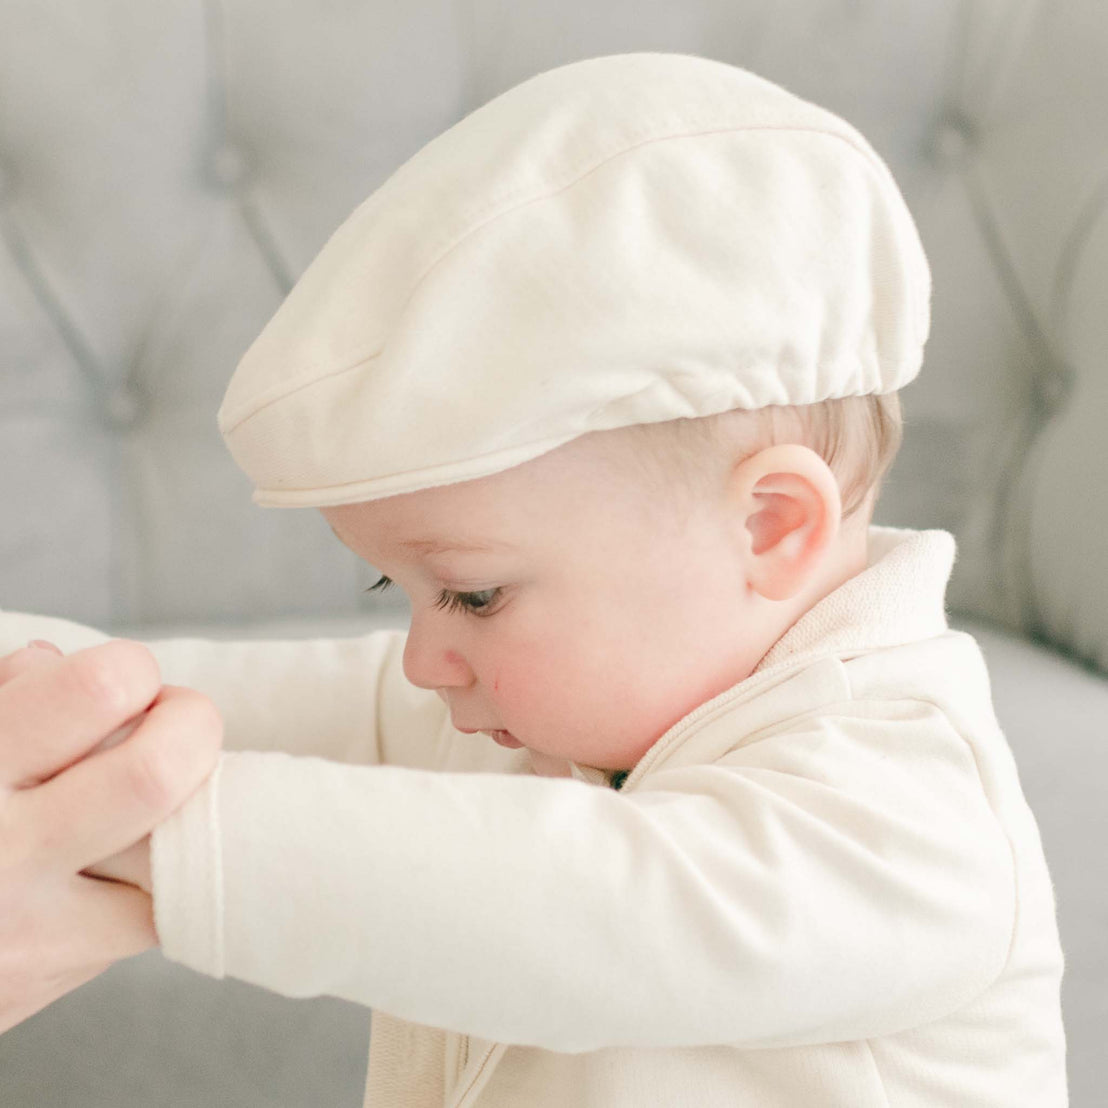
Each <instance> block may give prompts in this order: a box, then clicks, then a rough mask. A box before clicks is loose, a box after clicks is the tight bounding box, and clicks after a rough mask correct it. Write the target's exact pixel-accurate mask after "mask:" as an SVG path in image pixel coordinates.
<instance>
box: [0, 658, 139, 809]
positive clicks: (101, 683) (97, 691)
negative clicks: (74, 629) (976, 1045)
mask: <svg viewBox="0 0 1108 1108" xmlns="http://www.w3.org/2000/svg"><path fill="white" fill-rule="evenodd" d="M16 653H17V654H18V653H23V652H21V651H17V652H16ZM32 653H36V651H32ZM9 657H10V656H9ZM14 664H15V667H16V668H17V669H19V667H21V666H22V667H23V670H22V672H17V673H16V674H15V676H13V677H12V678H11V680H9V681H7V682H6V683H4V684H0V788H24V787H26V786H27V785H30V784H34V783H35V782H37V781H41V780H43V779H45V778H48V777H50V776H52V775H53V774H55V773H58V772H59V771H60V770H62V769H64V768H65V767H66V766H69V765H72V763H73V762H75V761H77V760H78V759H80V758H82V757H84V756H85V754H87V753H88V752H89V751H90V750H91V749H92V748H93V747H94V746H96V745H97V743H99V742H100V741H101V740H102V739H103V738H104V737H105V736H106V735H108V734H109V733H111V732H112V731H114V730H115V729H116V728H118V727H119V726H120V725H121V724H122V723H124V722H126V721H127V720H129V719H130V718H131V717H132V716H134V715H137V714H138V713H139V712H141V711H142V710H143V709H144V708H146V707H147V705H149V704H150V702H151V701H152V700H153V699H154V697H155V696H156V695H157V693H158V688H159V687H160V685H161V674H160V672H159V669H158V663H157V661H156V660H155V659H154V656H153V655H152V654H151V653H150V651H149V650H147V649H146V647H145V646H143V645H142V644H141V643H137V642H132V641H130V640H128V639H111V640H109V641H108V642H105V643H100V644H98V645H96V646H90V647H87V648H86V649H84V650H78V651H75V652H74V653H73V654H69V655H65V656H61V657H54V656H49V655H48V656H47V658H46V659H45V660H42V659H34V660H32V661H28V660H27V659H24V660H22V661H19V660H16V661H15V663H14Z"/></svg>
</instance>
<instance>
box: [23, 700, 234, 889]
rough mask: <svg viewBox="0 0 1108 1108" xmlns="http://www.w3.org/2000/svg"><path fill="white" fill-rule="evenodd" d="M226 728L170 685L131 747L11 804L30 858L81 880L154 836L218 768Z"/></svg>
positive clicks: (203, 704)
mask: <svg viewBox="0 0 1108 1108" xmlns="http://www.w3.org/2000/svg"><path fill="white" fill-rule="evenodd" d="M222 739H223V720H222V718H221V717H220V715H219V712H218V710H217V709H216V707H215V705H214V704H213V703H212V702H211V701H210V700H209V699H208V698H207V697H206V696H204V695H202V694H201V693H199V692H196V691H195V690H194V689H184V688H178V687H176V686H173V685H166V686H164V687H163V689H162V691H161V692H160V693H159V694H158V696H157V698H156V699H155V701H154V703H153V704H152V705H151V707H150V709H149V710H148V711H147V712H146V714H145V716H143V717H142V718H141V719H140V720H139V721H138V724H137V725H136V727H135V729H134V732H133V733H132V734H131V736H130V737H129V738H127V739H126V740H125V741H124V742H122V743H120V744H119V745H118V746H113V747H111V748H110V749H107V750H103V751H100V752H98V753H96V754H94V755H92V756H91V757H89V758H87V759H85V760H84V761H83V762H78V763H77V764H76V765H74V766H71V767H70V768H69V769H67V770H65V771H64V772H63V773H60V774H58V775H57V776H56V777H54V778H52V779H51V780H49V781H47V782H45V783H43V784H41V785H38V786H36V787H35V788H30V789H23V790H21V791H19V792H17V793H14V794H13V795H12V796H11V797H10V798H9V800H8V806H9V808H10V809H11V818H12V821H13V825H14V826H17V827H19V828H21V832H22V834H23V836H24V839H23V842H24V852H25V855H26V857H28V858H29V859H31V860H32V861H33V863H34V864H36V865H43V864H45V865H50V866H61V867H62V868H64V869H65V870H66V871H68V872H72V873H76V872H78V871H80V870H82V869H85V868H86V867H87V866H90V865H92V864H93V863H94V862H98V861H100V860H101V859H103V858H107V857H109V856H110V855H113V854H117V853H119V852H120V851H122V850H123V849H125V848H126V847H128V846H130V845H131V844H132V843H133V842H135V841H136V840H138V839H140V838H142V836H143V835H146V834H148V833H149V832H150V831H151V830H152V829H153V828H154V827H155V826H156V825H157V824H159V823H161V821H162V820H163V819H165V818H166V817H167V816H168V815H170V814H171V813H172V812H174V811H175V810H176V809H177V808H179V807H180V806H181V804H183V803H184V802H185V800H187V799H188V798H189V796H191V795H192V793H193V792H195V791H196V789H197V788H198V787H199V786H200V785H201V784H202V783H203V781H204V780H205V779H206V778H207V777H208V776H209V774H210V773H211V772H212V770H213V769H214V767H215V763H216V759H217V757H218V754H219V748H220V745H221V743H222Z"/></svg>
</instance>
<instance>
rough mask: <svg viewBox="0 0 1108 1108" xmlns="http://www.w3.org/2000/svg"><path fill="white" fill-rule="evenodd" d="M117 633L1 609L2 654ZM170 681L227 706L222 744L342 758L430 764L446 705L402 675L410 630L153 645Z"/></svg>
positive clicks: (81, 644) (75, 646)
mask: <svg viewBox="0 0 1108 1108" xmlns="http://www.w3.org/2000/svg"><path fill="white" fill-rule="evenodd" d="M110 637H111V636H110V635H108V634H105V633H104V632H103V631H99V630H97V629H95V628H92V627H86V626H83V625H81V624H78V623H73V622H70V621H69V620H63V619H57V618H54V617H50V616H41V615H32V614H27V613H21V612H0V654H4V653H9V652H10V651H13V650H17V649H19V648H20V647H22V646H25V645H26V644H27V641H28V640H29V639H31V638H42V639H48V640H50V641H51V642H54V643H56V644H57V645H58V646H59V647H60V648H61V649H62V650H63V651H65V652H66V653H70V652H72V651H75V650H81V649H83V648H85V647H88V646H93V645H95V644H97V643H100V642H104V641H106V640H107V639H109V638H110ZM145 645H146V646H147V647H148V648H149V649H150V651H151V652H152V653H153V655H154V656H155V657H156V658H157V660H158V664H159V667H160V669H161V674H162V680H163V681H164V682H165V683H166V684H168V685H184V686H187V687H189V688H194V689H199V690H200V692H202V693H204V694H205V695H207V696H209V697H210V698H211V699H212V701H213V702H214V703H215V705H216V706H217V707H218V708H219V710H220V714H221V715H222V717H223V721H224V744H223V745H224V749H226V750H267V751H284V752H286V753H290V754H299V755H310V756H315V757H320V758H328V759H331V760H333V761H341V762H360V763H366V764H378V763H381V764H389V765H401V766H420V767H431V766H433V765H434V764H436V762H437V760H438V758H439V754H440V750H439V744H440V742H441V741H442V732H443V724H444V721H445V720H446V718H447V710H446V706H445V705H444V704H443V703H442V701H441V700H440V699H439V698H438V697H437V696H435V694H434V693H432V692H428V691H427V690H425V689H417V688H415V687H414V686H412V685H411V684H410V683H409V682H408V681H407V680H406V679H405V678H404V675H403V670H402V656H403V649H404V633H403V632H402V631H398V630H395V631H394V630H382V631H375V632H372V633H370V634H367V635H362V636H358V637H354V638H346V639H291V640H271V641H243V642H222V641H216V640H208V639H197V638H180V639H161V640H152V641H148V642H146V644H145Z"/></svg>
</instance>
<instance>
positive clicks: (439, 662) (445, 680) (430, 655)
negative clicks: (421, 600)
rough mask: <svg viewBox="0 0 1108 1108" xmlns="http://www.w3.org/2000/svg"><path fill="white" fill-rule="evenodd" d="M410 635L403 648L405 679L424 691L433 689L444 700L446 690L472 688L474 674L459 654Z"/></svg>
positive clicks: (412, 632)
mask: <svg viewBox="0 0 1108 1108" xmlns="http://www.w3.org/2000/svg"><path fill="white" fill-rule="evenodd" d="M412 627H413V630H410V631H409V632H408V639H407V642H405V644H404V676H405V677H407V679H408V680H409V681H410V682H411V683H412V684H413V685H415V686H417V687H418V688H421V689H434V691H435V692H436V693H438V694H439V696H442V695H443V693H442V690H443V689H459V688H466V687H467V686H468V685H471V684H473V672H472V670H470V668H469V666H468V664H467V663H466V661H465V659H464V658H462V656H461V655H460V654H459V653H458V652H457V651H456V650H452V649H450V648H448V647H445V646H443V645H442V643H441V640H436V639H434V638H432V637H431V636H424V635H422V634H419V633H417V632H416V631H415V624H414V622H413V624H412Z"/></svg>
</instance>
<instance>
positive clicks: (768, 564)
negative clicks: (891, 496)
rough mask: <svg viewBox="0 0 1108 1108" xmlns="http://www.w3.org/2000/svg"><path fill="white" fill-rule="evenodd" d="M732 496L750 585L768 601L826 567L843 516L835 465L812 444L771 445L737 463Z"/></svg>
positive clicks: (799, 587)
mask: <svg viewBox="0 0 1108 1108" xmlns="http://www.w3.org/2000/svg"><path fill="white" fill-rule="evenodd" d="M731 494H732V500H731V503H732V507H733V508H734V509H736V510H737V512H738V517H737V518H736V521H735V522H736V524H737V525H739V526H740V527H741V528H742V531H741V533H740V540H741V543H742V545H743V548H744V549H743V555H744V559H743V560H744V564H745V568H746V577H747V580H748V581H749V583H750V585H751V587H752V588H753V589H754V590H755V591H756V592H758V593H760V594H761V595H762V596H764V597H765V598H766V599H767V600H788V599H789V598H790V597H793V596H795V595H796V594H797V593H799V592H801V591H802V590H803V589H804V587H805V586H806V585H807V584H808V582H809V581H811V579H812V578H813V577H814V576H815V575H816V573H817V572H818V571H819V570H820V568H821V567H822V565H823V561H824V558H825V556H826V555H827V554H828V552H829V551H830V549H831V547H832V545H833V543H834V541H835V538H836V537H837V535H838V532H839V525H840V523H841V520H842V499H841V496H840V493H839V485H838V482H837V481H836V480H835V475H834V474H833V473H832V472H831V468H830V466H828V464H827V463H826V462H825V461H824V460H823V459H822V458H821V457H820V456H819V455H818V454H817V453H816V452H815V451H814V450H811V449H809V448H808V447H807V446H800V445H798V444H795V443H784V444H781V445H779V446H770V447H767V448H766V449H765V450H761V451H759V452H758V453H757V454H753V455H751V456H750V457H749V458H746V459H744V460H743V461H742V462H740V463H739V464H738V465H737V466H736V467H735V469H734V471H733V473H732V481H731Z"/></svg>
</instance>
